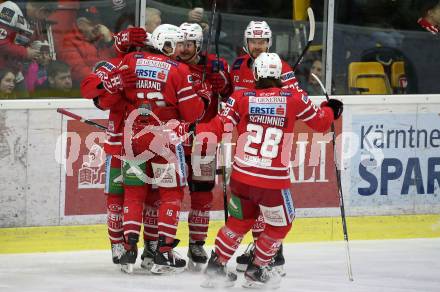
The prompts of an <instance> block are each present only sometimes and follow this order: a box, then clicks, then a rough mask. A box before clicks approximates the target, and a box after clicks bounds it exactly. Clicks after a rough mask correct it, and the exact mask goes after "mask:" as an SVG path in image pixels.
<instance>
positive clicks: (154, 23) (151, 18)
mask: <svg viewBox="0 0 440 292" xmlns="http://www.w3.org/2000/svg"><path fill="white" fill-rule="evenodd" d="M161 15H162V13H161V12H160V10H159V9H156V8H152V7H147V8H146V9H145V30H146V31H147V32H149V33H152V32H153V30H154V29H155V28H156V27H158V26H159V25H160V24H161V23H162V18H161Z"/></svg>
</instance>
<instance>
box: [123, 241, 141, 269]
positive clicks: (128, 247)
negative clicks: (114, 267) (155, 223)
mask: <svg viewBox="0 0 440 292" xmlns="http://www.w3.org/2000/svg"><path fill="white" fill-rule="evenodd" d="M124 248H125V250H124V253H123V254H122V256H121V258H120V259H119V263H120V264H121V271H123V272H124V273H127V274H131V273H133V267H134V264H135V263H136V258H137V253H138V251H137V245H136V244H128V243H126V244H124Z"/></svg>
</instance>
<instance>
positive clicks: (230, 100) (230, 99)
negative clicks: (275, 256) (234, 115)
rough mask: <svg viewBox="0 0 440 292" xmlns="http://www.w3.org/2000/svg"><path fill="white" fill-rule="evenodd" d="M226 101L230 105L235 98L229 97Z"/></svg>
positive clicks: (233, 102) (232, 104)
mask: <svg viewBox="0 0 440 292" xmlns="http://www.w3.org/2000/svg"><path fill="white" fill-rule="evenodd" d="M226 103H227V104H228V105H230V106H234V104H235V99H233V98H232V97H229V98H228V100H227V101H226Z"/></svg>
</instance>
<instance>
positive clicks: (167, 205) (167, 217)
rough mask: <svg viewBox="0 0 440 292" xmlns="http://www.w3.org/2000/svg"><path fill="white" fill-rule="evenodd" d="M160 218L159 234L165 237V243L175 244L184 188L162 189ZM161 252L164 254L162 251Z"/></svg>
mask: <svg viewBox="0 0 440 292" xmlns="http://www.w3.org/2000/svg"><path fill="white" fill-rule="evenodd" d="M159 192H160V201H161V202H160V207H159V217H158V234H159V236H163V237H165V243H166V244H171V243H173V242H174V239H175V237H176V232H177V224H178V223H179V213H180V207H181V204H182V199H183V188H174V189H166V188H163V189H162V188H161V189H160V190H159ZM160 252H164V251H163V250H160Z"/></svg>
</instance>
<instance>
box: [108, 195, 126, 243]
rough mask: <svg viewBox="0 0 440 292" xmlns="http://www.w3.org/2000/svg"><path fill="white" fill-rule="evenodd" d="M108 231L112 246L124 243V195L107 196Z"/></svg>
mask: <svg viewBox="0 0 440 292" xmlns="http://www.w3.org/2000/svg"><path fill="white" fill-rule="evenodd" d="M106 203H107V229H108V237H109V239H110V242H111V243H112V244H114V243H121V242H123V241H124V237H123V234H124V229H123V228H122V206H123V204H124V195H114V194H107V202H106Z"/></svg>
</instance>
